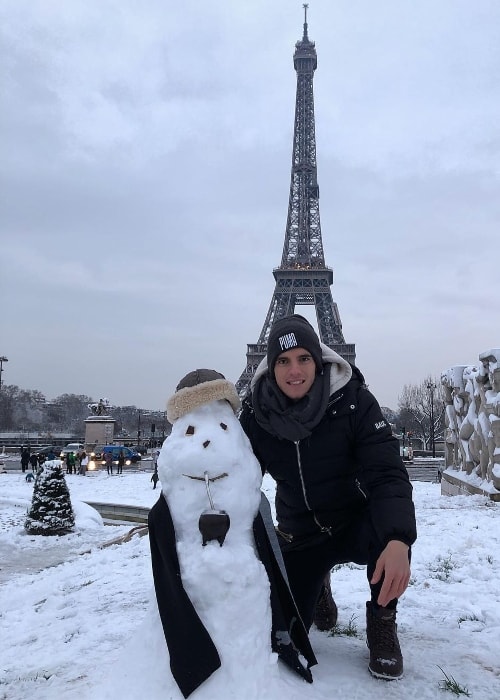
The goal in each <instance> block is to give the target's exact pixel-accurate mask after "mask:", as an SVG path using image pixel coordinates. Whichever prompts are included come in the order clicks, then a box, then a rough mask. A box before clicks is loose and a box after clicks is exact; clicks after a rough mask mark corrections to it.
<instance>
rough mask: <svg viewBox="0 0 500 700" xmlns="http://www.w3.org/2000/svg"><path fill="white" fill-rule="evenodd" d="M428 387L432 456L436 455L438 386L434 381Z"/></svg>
mask: <svg viewBox="0 0 500 700" xmlns="http://www.w3.org/2000/svg"><path fill="white" fill-rule="evenodd" d="M427 388H428V389H429V392H430V395H431V426H430V428H431V430H430V433H431V446H432V456H433V457H435V456H436V441H435V436H434V389H435V388H436V385H435V384H433V383H432V382H429V384H427Z"/></svg>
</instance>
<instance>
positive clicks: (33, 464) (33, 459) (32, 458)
mask: <svg viewBox="0 0 500 700" xmlns="http://www.w3.org/2000/svg"><path fill="white" fill-rule="evenodd" d="M30 466H31V468H32V469H33V471H34V472H36V468H37V467H38V457H37V456H36V454H35V453H34V452H33V453H32V454H30Z"/></svg>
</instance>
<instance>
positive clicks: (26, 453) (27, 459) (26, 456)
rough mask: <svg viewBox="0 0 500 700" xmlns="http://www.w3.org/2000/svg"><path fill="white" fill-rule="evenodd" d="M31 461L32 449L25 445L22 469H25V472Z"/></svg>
mask: <svg viewBox="0 0 500 700" xmlns="http://www.w3.org/2000/svg"><path fill="white" fill-rule="evenodd" d="M29 463H30V451H29V450H28V449H27V448H26V447H23V449H22V452H21V469H22V470H23V472H25V471H26V469H27V468H28V464H29Z"/></svg>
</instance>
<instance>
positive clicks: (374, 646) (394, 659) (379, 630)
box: [366, 602, 403, 681]
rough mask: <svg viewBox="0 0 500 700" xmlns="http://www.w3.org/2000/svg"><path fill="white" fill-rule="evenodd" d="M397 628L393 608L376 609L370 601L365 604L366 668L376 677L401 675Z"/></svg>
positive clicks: (390, 678)
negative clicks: (367, 660) (368, 652)
mask: <svg viewBox="0 0 500 700" xmlns="http://www.w3.org/2000/svg"><path fill="white" fill-rule="evenodd" d="M397 629H398V626H397V624H396V611H395V610H390V609H389V608H378V610H377V609H375V608H374V606H373V604H372V603H371V602H368V603H367V604H366V643H367V644H368V648H369V650H370V663H369V664H368V670H369V671H370V673H371V674H372V676H375V677H376V678H384V679H385V680H388V681H393V680H397V679H398V678H402V676H403V656H402V655H401V647H400V646H399V640H398V634H397Z"/></svg>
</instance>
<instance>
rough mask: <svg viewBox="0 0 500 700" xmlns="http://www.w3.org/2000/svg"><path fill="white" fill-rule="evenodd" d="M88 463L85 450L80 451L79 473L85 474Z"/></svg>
mask: <svg viewBox="0 0 500 700" xmlns="http://www.w3.org/2000/svg"><path fill="white" fill-rule="evenodd" d="M88 463H89V458H88V457H87V453H86V452H82V453H81V454H80V475H81V476H85V473H86V471H87V466H88Z"/></svg>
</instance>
